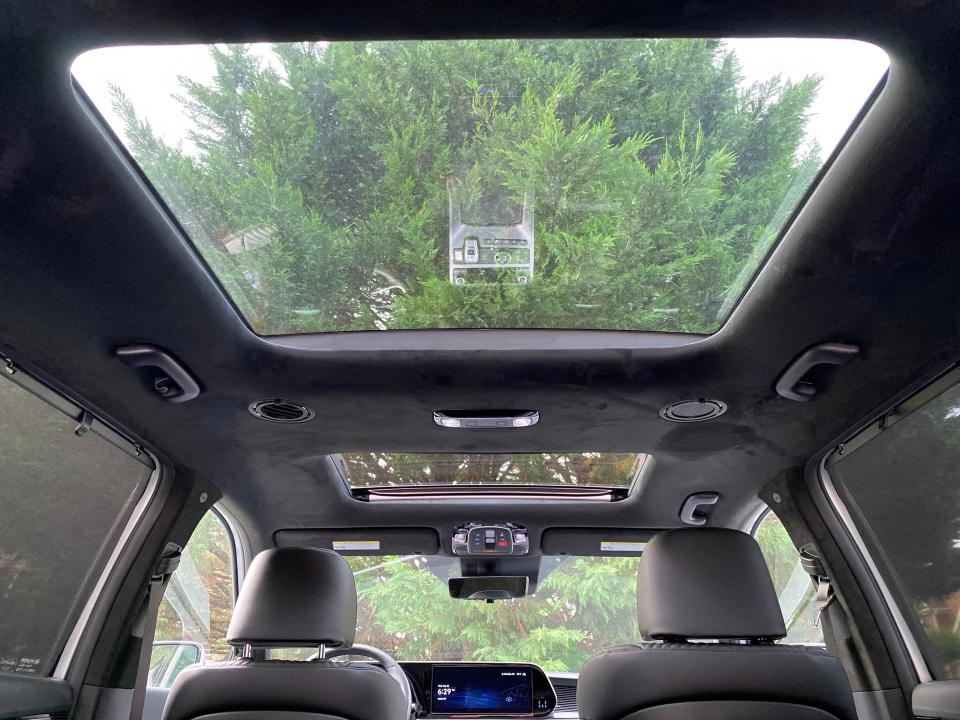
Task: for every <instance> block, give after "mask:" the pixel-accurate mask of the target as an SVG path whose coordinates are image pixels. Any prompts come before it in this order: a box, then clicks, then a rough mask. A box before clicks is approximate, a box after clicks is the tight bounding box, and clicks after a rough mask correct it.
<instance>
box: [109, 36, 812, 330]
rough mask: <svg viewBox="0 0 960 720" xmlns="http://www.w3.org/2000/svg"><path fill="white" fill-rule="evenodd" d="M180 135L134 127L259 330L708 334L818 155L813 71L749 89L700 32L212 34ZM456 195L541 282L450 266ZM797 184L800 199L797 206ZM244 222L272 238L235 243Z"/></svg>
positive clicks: (124, 104)
mask: <svg viewBox="0 0 960 720" xmlns="http://www.w3.org/2000/svg"><path fill="white" fill-rule="evenodd" d="M211 54H212V58H213V61H214V64H215V68H216V70H215V74H214V77H213V80H212V81H211V82H210V83H209V84H206V85H204V84H200V83H197V82H195V81H193V80H190V79H188V78H183V79H182V85H183V94H182V96H180V97H179V101H180V103H181V105H182V108H183V110H184V112H186V114H187V115H188V116H189V117H190V119H191V120H192V121H193V124H194V126H195V128H196V129H195V131H194V132H193V133H192V134H191V136H190V138H189V146H188V147H187V148H185V147H170V146H168V145H167V144H165V143H164V142H163V141H161V140H160V139H158V138H157V137H156V135H155V134H154V133H153V131H152V129H151V128H150V126H149V124H147V123H146V122H144V121H142V120H141V119H140V118H138V117H137V115H136V112H135V109H134V108H133V107H132V106H131V104H130V103H129V102H128V101H127V100H126V99H125V98H124V97H123V96H122V94H121V93H119V91H117V92H116V95H115V105H116V109H117V110H118V112H120V114H121V116H122V117H123V119H124V121H125V123H126V134H127V140H128V144H129V146H130V148H131V150H132V152H133V154H134V156H135V157H136V158H137V160H138V161H139V162H140V163H141V165H143V167H144V169H145V171H146V173H147V175H148V176H149V177H150V178H151V180H152V181H153V182H154V184H155V185H156V186H157V187H158V189H159V190H160V192H161V194H162V195H163V196H164V197H165V198H166V199H167V201H168V202H169V203H170V205H171V207H172V208H173V209H174V211H175V212H176V214H177V215H178V217H179V218H180V219H181V221H182V222H183V223H184V225H185V226H186V229H187V230H188V232H189V233H190V235H191V237H193V239H194V240H195V241H196V242H197V244H198V245H199V246H200V249H201V252H202V253H203V255H204V257H205V258H206V259H207V261H208V262H209V263H210V265H211V266H212V268H213V269H214V271H215V272H216V273H217V274H218V275H219V276H220V277H221V278H222V279H223V282H224V283H225V285H226V287H227V289H228V290H229V291H230V293H231V295H233V296H234V298H235V299H236V300H237V302H238V304H239V305H240V307H241V309H242V310H243V311H244V313H245V314H246V315H247V316H248V318H249V319H250V321H251V324H252V325H253V327H254V328H255V329H256V330H258V331H261V332H267V333H285V332H315V331H327V330H351V329H374V328H420V327H478V328H482V327H528V326H532V327H597V328H622V329H649V330H678V331H688V332H708V331H711V330H712V329H714V328H715V327H716V324H717V321H716V317H717V314H718V312H720V311H721V309H722V308H723V307H724V302H725V301H726V302H728V303H729V301H731V300H732V299H733V298H735V296H736V294H737V293H738V291H739V289H740V287H741V286H742V282H743V278H744V277H745V276H746V274H749V271H750V270H752V268H753V267H754V266H755V265H756V263H757V262H758V260H759V258H760V257H762V254H763V252H764V251H765V250H766V248H767V247H768V246H769V243H770V242H771V241H772V239H773V238H774V237H775V235H776V233H777V232H778V231H779V229H780V227H781V226H782V224H783V223H784V222H785V220H786V218H787V214H788V212H789V210H790V208H791V207H792V205H793V204H794V203H795V202H796V201H797V200H798V199H799V194H800V193H801V192H802V191H803V189H804V188H805V187H806V185H807V184H808V183H809V181H810V179H811V178H812V175H813V173H814V172H815V169H816V167H817V166H818V164H819V162H818V157H817V156H818V151H817V149H816V148H806V149H804V148H803V147H802V139H803V132H804V126H805V122H806V112H807V108H808V107H809V106H810V103H811V102H812V100H813V98H814V96H815V93H816V90H817V86H818V80H817V79H816V78H808V79H805V80H803V81H801V82H798V83H795V84H792V83H789V82H783V81H781V79H780V78H779V77H774V78H770V79H769V80H768V81H766V82H763V83H758V84H755V85H753V86H751V87H748V88H743V87H741V83H740V78H739V70H738V66H737V60H736V57H735V56H734V54H733V53H732V52H729V51H728V50H726V49H725V47H724V46H723V44H722V43H720V42H718V41H708V40H662V41H658V40H636V41H544V40H536V41H506V40H504V41H459V42H423V43H413V42H408V43H405V42H383V43H333V44H326V45H324V44H286V45H277V46H275V48H274V51H273V55H274V58H275V60H276V62H265V61H264V60H263V59H261V58H259V57H258V56H257V55H255V54H253V53H252V52H251V51H250V49H249V48H247V47H244V46H229V47H226V48H222V49H221V48H213V49H211ZM448 193H453V194H454V196H455V197H456V198H457V199H459V201H461V202H462V203H463V207H464V216H465V218H471V217H473V218H480V219H482V220H483V224H490V223H491V222H501V223H502V222H515V221H516V219H517V218H518V214H519V206H520V204H521V203H522V198H523V196H524V194H525V193H531V194H532V195H533V196H534V197H535V210H536V212H535V218H536V233H535V237H536V252H535V269H534V279H533V282H531V283H530V284H528V285H524V286H519V285H516V284H512V283H506V284H504V283H496V282H486V283H476V284H469V285H467V286H453V285H451V284H450V283H449V282H448V280H447V262H448V258H447V234H448V225H449V218H448V210H447V206H448ZM785 198H786V202H785ZM241 231H248V232H249V231H256V232H258V233H260V235H261V236H262V237H265V238H267V240H266V241H265V242H261V243H259V244H255V246H252V247H251V246H248V247H247V249H246V250H245V251H244V252H238V251H237V250H236V248H235V247H234V248H231V247H229V243H230V241H231V240H232V239H234V238H235V237H236V235H237V233H241Z"/></svg>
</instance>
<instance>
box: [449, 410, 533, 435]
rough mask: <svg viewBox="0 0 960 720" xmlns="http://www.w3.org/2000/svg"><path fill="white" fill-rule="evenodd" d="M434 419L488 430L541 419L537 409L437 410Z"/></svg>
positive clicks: (520, 424) (456, 425) (466, 427)
mask: <svg viewBox="0 0 960 720" xmlns="http://www.w3.org/2000/svg"><path fill="white" fill-rule="evenodd" d="M433 421H434V422H435V423H436V424H437V425H439V426H440V427H446V428H465V429H468V430H488V429H501V428H522V427H531V426H533V425H536V424H537V423H538V422H539V421H540V413H539V412H537V411H536V410H516V411H508V410H460V411H451V410H437V411H436V412H435V413H433Z"/></svg>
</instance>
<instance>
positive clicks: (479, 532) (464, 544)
mask: <svg viewBox="0 0 960 720" xmlns="http://www.w3.org/2000/svg"><path fill="white" fill-rule="evenodd" d="M452 546H453V554H454V555H471V556H477V555H485V556H490V555H526V554H527V553H528V552H530V536H529V535H528V534H527V529H526V528H525V527H523V526H522V525H517V524H516V523H479V522H475V523H468V524H466V525H463V526H461V527H458V528H457V529H456V530H454V531H453V539H452Z"/></svg>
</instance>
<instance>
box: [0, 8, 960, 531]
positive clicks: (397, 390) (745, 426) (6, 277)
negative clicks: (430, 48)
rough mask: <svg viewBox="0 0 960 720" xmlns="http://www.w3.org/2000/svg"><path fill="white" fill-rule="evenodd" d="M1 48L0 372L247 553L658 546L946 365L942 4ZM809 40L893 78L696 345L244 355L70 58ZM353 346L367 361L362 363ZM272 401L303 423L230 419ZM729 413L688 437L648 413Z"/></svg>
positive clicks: (423, 341) (748, 504)
mask: <svg viewBox="0 0 960 720" xmlns="http://www.w3.org/2000/svg"><path fill="white" fill-rule="evenodd" d="M4 6H5V17H6V18H7V19H6V21H5V22H4V24H3V27H0V58H2V66H3V67H4V69H5V73H4V81H3V83H2V84H0V283H2V284H0V350H2V351H4V352H5V353H8V354H10V355H12V356H13V357H14V358H15V359H16V360H17V361H18V362H21V363H22V364H24V365H25V366H26V367H28V368H31V369H33V370H34V371H37V372H39V373H40V374H42V375H43V376H45V377H46V378H48V379H50V380H52V381H54V382H56V383H59V384H61V385H62V386H64V387H66V388H69V389H70V391H71V392H72V393H74V394H76V395H78V396H80V397H82V398H83V399H85V400H86V401H87V403H88V404H90V405H91V406H92V407H94V408H96V409H97V410H98V412H100V413H101V414H103V415H104V416H105V417H107V418H110V419H112V420H113V421H114V422H116V423H117V424H119V425H120V426H122V427H124V428H126V429H128V430H129V431H130V432H132V433H134V434H136V435H137V436H139V437H141V438H142V439H143V440H144V441H145V442H146V443H147V444H149V445H150V446H152V447H155V448H156V449H157V450H158V451H159V452H161V453H163V454H165V455H167V456H169V457H170V458H171V459H173V460H174V461H175V462H177V463H180V464H182V465H186V466H189V467H192V468H194V469H196V470H197V471H198V472H200V473H201V474H203V475H205V476H206V477H207V478H208V479H210V480H211V481H212V482H214V483H215V484H216V485H218V486H219V487H220V488H221V489H222V490H223V492H224V494H225V501H224V502H225V505H226V507H227V508H228V509H229V510H230V511H231V512H232V513H233V514H234V515H235V516H236V517H237V518H238V519H239V520H240V521H241V522H242V524H243V525H244V526H245V527H246V529H247V531H248V532H249V533H250V540H251V542H252V544H253V546H254V548H258V547H260V546H263V545H265V544H267V543H269V542H270V534H271V532H272V531H273V530H275V529H277V528H282V527H285V528H292V527H331V526H350V525H354V526H362V527H371V526H376V525H395V526H405V525H410V526H420V525H430V526H434V527H437V528H438V529H440V530H441V531H444V532H445V531H446V530H447V529H449V527H450V526H451V525H452V524H453V523H454V522H458V521H462V520H473V519H504V520H510V521H516V522H522V523H525V524H527V525H529V526H531V528H532V529H534V530H535V531H536V530H539V529H542V528H543V527H548V526H557V525H578V526H585V525H594V526H596V525H601V526H604V525H605V526H613V527H651V528H656V527H667V526H671V525H675V524H677V523H678V519H677V512H678V510H679V507H680V504H681V502H682V500H683V499H684V498H685V497H686V496H687V495H688V494H690V493H692V492H697V491H703V490H716V491H719V492H721V493H722V494H723V496H724V497H723V500H722V501H721V503H720V504H719V505H718V507H717V510H716V512H715V514H714V516H713V517H712V519H711V522H712V523H714V524H724V525H733V526H740V525H742V524H743V523H744V522H746V521H747V520H748V518H749V517H750V516H751V514H752V513H754V512H755V511H756V509H757V507H758V501H757V500H756V493H757V490H758V489H759V488H760V487H761V486H762V485H763V484H764V483H765V482H766V481H767V480H769V479H771V478H772V477H774V476H775V475H777V474H779V473H780V472H782V471H783V470H784V469H786V468H788V467H791V466H795V465H797V464H800V463H803V462H804V461H805V460H806V459H808V458H809V457H810V456H811V455H813V454H815V453H817V452H818V451H820V450H821V449H822V448H823V447H825V446H827V445H828V444H830V443H832V442H834V441H835V440H836V439H837V438H838V436H839V435H841V434H842V433H843V432H844V431H845V430H846V429H848V428H850V427H851V426H852V425H855V424H856V423H858V422H860V421H861V420H862V419H863V418H865V417H867V416H868V415H869V414H870V413H871V412H873V411H874V410H875V409H876V408H877V407H879V406H880V405H881V404H882V403H883V402H884V401H885V400H886V399H887V398H889V397H890V396H891V395H893V394H894V393H896V392H898V391H899V390H901V389H902V388H903V387H904V386H905V385H907V384H909V383H911V382H914V381H916V380H917V379H919V378H921V377H923V376H925V375H927V374H929V373H931V372H934V371H936V370H937V369H940V368H943V367H945V366H946V365H947V364H949V363H950V362H952V361H953V360H954V359H955V358H956V357H957V356H958V354H960V336H958V333H957V321H958V315H960V283H958V281H957V279H958V278H960V253H958V250H957V246H956V243H955V239H954V236H955V234H956V228H957V220H958V202H957V197H958V189H960V188H958V181H957V178H958V177H960V167H957V166H958V164H960V152H958V150H960V148H958V142H957V141H958V133H957V124H956V120H955V118H956V117H957V110H958V104H960V103H958V99H960V97H958V84H957V83H956V79H955V78H956V75H955V73H956V69H957V68H956V65H957V62H958V59H960V54H958V52H957V51H958V47H957V45H958V43H960V32H957V31H958V20H960V7H958V4H957V3H955V2H943V3H936V2H892V1H889V0H888V1H887V2H871V1H870V0H857V1H856V2H847V3H837V2H807V3H798V2H789V1H786V0H780V1H768V2H732V1H730V2H727V1H725V2H707V1H702V0H701V1H694V2H687V3H684V4H678V5H674V4H670V3H659V4H654V3H640V2H623V1H620V2H606V3H573V2H546V1H544V2H529V3H519V2H482V3H481V2H478V3H473V2H460V3H451V2H427V1H426V0H420V1H419V2H406V3H389V2H374V1H372V0H367V1H366V2H357V3H354V4H351V5H337V4H333V3H322V2H314V3H307V2H301V3H264V2H255V1H248V0H242V1H236V0H234V1H233V2H223V1H219V0H218V1H216V2H204V3H195V2H188V1H186V0H184V1H182V2H173V1H172V0H167V1H166V2H154V3H149V4H148V3H142V2H135V1H133V0H102V1H96V2H94V1H91V2H86V3H80V2H78V3H50V2H37V3H32V4H19V5H14V4H12V3H5V4H4ZM468 35H470V36H498V35H508V36H509V35H514V36H515V35H521V36H536V35H540V36H575V35H583V36H630V35H651V36H658V35H662V36H671V35H691V36H696V35H708V36H709V35H716V36H723V35H733V36H749V35H773V36H776V35H812V36H848V37H858V38H862V39H865V40H869V41H873V42H877V43H878V44H881V45H882V46H883V47H884V48H885V49H886V50H887V51H888V52H889V53H890V55H891V58H892V69H891V72H890V76H889V80H888V83H887V85H886V87H885V89H884V90H883V91H882V93H881V95H880V96H879V98H878V100H877V102H876V104H875V106H874V107H873V109H872V110H871V111H870V112H869V114H868V116H867V117H866V119H865V120H864V122H863V124H862V126H861V128H860V130H859V131H857V132H856V133H855V134H854V136H853V137H852V138H851V140H850V141H849V143H848V144H847V146H846V148H845V149H844V150H843V151H842V153H841V155H840V157H839V159H838V161H837V162H836V163H835V164H834V166H833V167H832V168H831V169H830V170H829V172H828V173H827V174H826V176H825V177H824V179H823V181H822V182H821V184H820V186H819V188H818V189H817V190H816V192H815V193H814V194H813V196H812V198H811V199H810V201H809V202H808V204H807V206H806V208H805V209H804V210H803V211H802V213H801V214H800V215H799V216H798V217H797V218H796V220H795V222H794V224H793V226H792V227H791V228H790V230H789V232H788V234H787V236H786V238H785V240H784V242H783V243H782V244H781V246H780V247H779V248H778V249H777V251H776V252H775V253H774V255H773V256H772V258H771V260H770V262H769V263H768V265H767V266H766V267H765V268H764V270H763V271H762V272H761V274H760V275H759V277H758V278H757V280H756V281H755V283H754V285H753V286H752V287H751V289H750V290H749V292H748V294H747V295H746V297H745V299H744V300H743V302H742V303H741V305H740V306H739V307H738V308H737V310H736V311H735V312H734V314H733V316H732V317H731V319H730V320H729V321H728V322H727V324H726V325H725V326H724V327H723V329H722V330H721V331H720V332H718V333H717V334H716V335H713V336H711V337H708V338H695V337H694V338H687V337H684V336H676V335H673V336H650V335H643V334H630V333H590V332H577V333H564V332H552V331H541V332H529V331H519V332H512V331H417V332H409V333H397V334H382V335H378V334H357V335H330V336H323V337H311V338H303V337H299V338H277V339H273V340H267V339H262V338H259V337H257V336H255V335H253V334H252V333H251V332H250V331H249V330H248V328H247V327H246V326H245V325H244V323H243V322H242V321H241V320H240V318H239V317H238V316H237V315H236V313H235V312H234V310H233V308H232V307H231V305H230V303H229V302H228V301H227V300H226V298H225V297H224V296H223V294H222V293H221V292H220V290H219V288H218V287H217V285H216V284H215V283H214V282H213V281H212V280H211V278H210V277H209V276H208V275H207V274H206V272H205V271H204V269H203V267H202V266H201V265H200V264H199V263H198V261H197V259H196V257H195V255H194V253H193V251H192V249H191V248H190V247H189V246H188V245H187V244H186V243H185V241H184V240H183V238H182V237H181V236H180V234H179V232H178V230H177V228H176V226H175V224H174V223H173V222H172V221H171V220H170V219H169V217H168V216H167V214H166V213H165V211H164V210H163V209H162V206H161V205H160V204H159V203H158V201H157V200H156V199H155V198H154V197H153V196H152V195H151V193H150V192H149V191H147V190H145V188H144V186H143V185H142V183H141V180H140V179H139V176H138V175H137V173H136V172H135V171H131V169H130V166H129V164H128V162H127V161H126V159H125V158H124V156H123V154H122V152H121V151H119V150H117V149H116V148H115V146H114V145H113V144H112V142H111V141H110V140H109V138H108V137H107V136H106V135H105V134H104V133H103V131H102V130H101V129H99V128H98V127H97V124H96V122H95V121H94V118H93V117H92V116H91V115H90V113H89V112H88V111H87V110H85V109H84V107H83V105H82V103H81V102H80V101H79V99H78V97H77V95H76V93H75V91H74V89H73V87H72V85H71V82H70V78H69V72H68V68H69V64H70V61H71V59H72V58H73V57H74V56H75V55H76V54H78V53H79V52H81V51H83V50H85V49H89V48H92V47H96V46H99V45H106V44H137V43H149V42H166V43H179V42H200V41H203V42H210V41H218V40H268V39H269V40H279V39H284V40H290V39H306V38H310V39H315V38H318V37H324V38H330V39H335V38H352V37H370V38H373V37H434V36H436V37H443V36H447V37H454V36H468ZM825 340H840V341H846V342H853V343H857V344H859V345H860V346H861V347H862V348H863V350H864V355H863V358H862V359H860V360H857V361H855V362H854V363H853V364H851V365H850V366H849V367H847V368H844V369H842V370H840V371H838V372H837V373H836V374H835V375H834V377H833V378H832V381H831V382H830V383H829V386H828V388H827V390H826V391H825V392H824V393H822V394H821V395H820V396H818V397H817V398H816V399H815V400H814V401H812V402H809V403H793V402H789V401H787V400H784V399H781V398H779V397H777V396H776V394H775V393H774V391H773V383H774V380H775V379H776V377H777V375H778V374H779V372H780V371H781V370H782V369H783V367H784V366H785V365H786V364H787V363H788V362H789V360H790V359H791V358H792V357H794V356H795V355H797V354H798V353H799V352H800V351H801V350H803V349H804V348H805V347H807V346H809V345H811V344H814V343H817V342H822V341H825ZM132 342H149V343H155V344H157V345H160V346H163V347H165V348H167V349H169V350H170V351H172V352H173V353H174V354H176V355H177V356H178V357H180V358H181V359H183V360H184V361H185V362H186V363H187V364H188V365H189V367H190V368H191V369H192V370H193V371H194V373H195V374H196V375H197V376H198V377H199V378H200V380H201V382H202V384H203V385H204V393H203V394H202V395H201V396H200V397H199V398H198V399H196V400H194V401H192V402H189V403H185V404H182V405H176V404H168V403H164V402H162V401H159V400H157V399H156V398H154V397H153V396H152V395H150V394H149V393H148V392H147V391H146V390H145V389H144V387H143V386H142V385H141V384H140V382H139V380H138V378H137V377H136V376H135V375H134V374H133V373H132V372H130V371H129V370H127V369H125V368H123V367H122V366H120V365H119V363H117V362H116V361H115V360H113V359H112V358H111V351H112V349H113V348H115V347H117V346H118V345H123V344H127V343H132ZM375 348H376V349H375ZM273 396H277V397H289V398H291V399H295V400H299V401H302V402H305V403H306V404H308V405H310V406H311V407H312V408H314V409H315V410H316V411H317V417H316V419H315V420H314V421H312V422H310V423H308V424H306V425H302V426H277V425H270V424H267V423H264V422H262V421H259V420H257V419H255V418H253V417H252V416H250V415H249V414H248V413H247V411H246V406H247V404H248V403H249V402H250V401H252V400H256V399H260V398H263V397H273ZM704 396H706V397H716V398H719V399H721V400H723V401H725V402H726V403H728V405H729V411H728V412H727V414H726V415H725V416H723V417H722V418H720V419H718V420H716V421H713V422H711V423H706V424H703V425H671V424H669V423H666V422H664V421H662V420H661V419H660V418H659V417H658V415H657V411H658V410H659V408H660V407H662V406H663V405H665V404H667V403H669V402H671V401H674V400H678V399H686V398H696V397H704ZM501 406H507V407H529V408H536V409H538V410H540V412H541V415H542V418H543V419H542V421H541V423H540V425H538V426H537V427H535V428H532V429H528V430H523V431H517V432H496V431H494V432H485V433H484V432H482V431H474V432H469V431H465V432H455V431H444V430H441V429H439V428H437V427H436V426H435V425H434V424H433V421H432V412H433V410H435V409H437V408H441V407H501ZM371 449H375V450H421V451H444V450H449V451H453V450H464V451H473V450H489V451H500V452H504V451H531V450H558V449H563V450H570V451H575V450H604V451H648V452H650V453H652V454H653V455H654V457H655V462H653V463H648V465H647V466H646V467H645V469H644V475H643V477H642V478H641V481H640V483H639V484H638V491H637V492H636V493H635V496H634V497H633V498H632V499H631V500H629V501H625V502H622V503H619V504H617V505H592V506H589V507H582V506H581V507H576V508H571V507H567V508H565V509H561V508H558V507H557V506H551V505H549V504H546V505H545V504H543V503H538V504H536V505H514V506H511V508H510V509H509V510H504V509H502V508H498V507H496V506H491V505H486V506H483V507H479V506H469V507H465V506H464V505H459V506H457V505H453V504H449V503H448V504H445V505H443V506H442V507H438V506H436V505H434V506H424V505H420V504H415V503H411V504H405V505H403V506H397V505H392V506H391V505H386V504H384V505H361V504H359V503H355V502H353V501H352V500H350V499H349V498H348V497H347V496H346V494H345V491H344V489H343V488H342V486H341V485H340V484H339V481H338V480H335V479H334V478H332V477H331V476H329V474H328V473H326V471H325V470H324V468H325V465H324V461H323V456H324V455H325V454H326V453H328V452H337V451H350V450H371Z"/></svg>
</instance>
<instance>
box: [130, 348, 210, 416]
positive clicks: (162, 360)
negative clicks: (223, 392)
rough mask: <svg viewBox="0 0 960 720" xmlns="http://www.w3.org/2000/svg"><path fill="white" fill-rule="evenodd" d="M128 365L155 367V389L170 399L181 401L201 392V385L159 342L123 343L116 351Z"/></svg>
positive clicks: (168, 400) (161, 395)
mask: <svg viewBox="0 0 960 720" xmlns="http://www.w3.org/2000/svg"><path fill="white" fill-rule="evenodd" d="M114 354H115V355H116V356H117V358H118V359H119V360H120V362H122V363H123V364H124V365H126V366H127V367H135V368H156V369H157V370H159V371H160V374H158V375H156V376H155V377H154V378H153V389H154V391H155V392H156V393H157V395H159V396H160V397H161V399H163V400H166V401H167V402H175V403H182V402H187V400H193V399H194V398H195V397H197V395H199V394H200V384H199V383H198V382H197V381H196V380H195V379H194V378H193V376H192V375H191V374H190V372H189V371H188V370H187V369H186V368H185V367H184V366H183V365H182V364H181V363H180V362H179V361H178V360H177V359H176V358H174V357H173V356H172V355H170V354H169V353H168V352H167V351H166V350H163V349H162V348H159V347H157V346H156V345H124V346H123V347H119V348H117V349H116V350H115V351H114Z"/></svg>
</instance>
